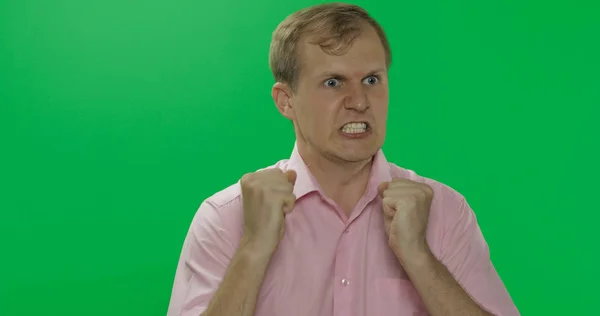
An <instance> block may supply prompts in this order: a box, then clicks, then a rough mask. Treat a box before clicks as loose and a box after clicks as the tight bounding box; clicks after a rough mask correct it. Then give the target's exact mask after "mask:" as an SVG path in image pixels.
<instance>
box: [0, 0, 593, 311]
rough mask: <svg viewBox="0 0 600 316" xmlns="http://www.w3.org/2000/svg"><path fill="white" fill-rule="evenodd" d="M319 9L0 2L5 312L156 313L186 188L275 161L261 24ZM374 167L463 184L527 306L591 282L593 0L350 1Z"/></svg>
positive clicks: (218, 185)
mask: <svg viewBox="0 0 600 316" xmlns="http://www.w3.org/2000/svg"><path fill="white" fill-rule="evenodd" d="M315 3H317V2H316V1H306V0H303V1H266V0H261V1H252V2H248V1H242V0H235V1H210V2H209V1H166V0H163V1H159V0H147V1H114V0H111V1H75V0H63V1H6V0H5V1H1V2H0V137H1V147H0V148H1V156H0V157H1V164H0V172H1V173H0V179H1V182H0V183H1V185H2V188H1V189H2V190H1V193H0V194H1V199H0V243H1V244H0V254H1V259H0V315H7V316H12V315H61V316H70V315H73V316H74V315H165V313H166V308H167V305H168V301H169V296H170V291H171V285H172V281H173V276H174V273H175V267H176V264H177V260H178V257H179V252H180V249H181V245H182V242H183V239H184V237H185V233H186V230H187V228H188V226H189V224H190V221H191V219H192V216H193V214H194V212H195V211H196V209H197V207H198V206H199V204H200V202H201V201H202V200H203V199H204V198H206V197H207V196H208V195H210V194H212V193H214V192H216V191H218V190H220V189H222V188H224V187H225V186H228V185H229V184H231V183H233V182H235V181H237V180H238V179H239V178H240V177H241V175H243V174H244V173H246V172H249V171H254V170H256V169H258V168H262V167H264V166H267V165H270V164H273V163H275V162H276V161H277V160H279V159H285V158H287V157H289V154H290V153H291V150H292V146H293V141H294V135H293V131H292V129H291V127H290V125H289V122H288V121H286V120H285V119H284V118H283V117H281V116H280V115H279V114H278V112H277V111H276V109H275V107H274V105H273V102H272V100H271V99H270V88H271V85H272V83H273V80H272V78H271V75H270V71H269V69H268V62H267V60H268V59H267V58H268V57H267V55H268V48H269V42H270V34H271V32H272V30H273V29H274V28H275V27H276V25H277V24H278V23H279V22H280V21H281V20H282V19H283V18H284V17H285V16H286V15H287V14H289V13H291V12H292V11H294V10H296V9H299V8H302V7H305V6H308V5H311V4H315ZM356 3H357V4H361V5H363V6H364V7H365V8H367V9H368V10H369V11H370V12H371V13H372V14H373V15H374V16H375V17H376V18H377V19H378V20H379V21H380V22H381V24H382V25H383V26H384V28H385V29H386V30H387V33H388V36H389V38H390V41H391V45H392V49H393V59H394V61H393V66H392V70H391V79H390V80H391V83H390V85H391V87H390V90H391V95H390V119H389V127H388V131H389V134H388V138H387V142H386V145H385V147H384V151H385V152H386V156H387V158H388V159H389V160H390V161H393V162H395V163H396V164H398V165H400V166H402V167H405V168H408V169H412V170H415V171H416V172H417V173H419V174H421V175H424V176H427V177H431V178H433V179H436V180H438V181H441V182H443V183H446V184H448V185H450V186H451V187H453V188H455V189H457V190H458V191H460V192H461V193H462V194H463V195H465V196H466V197H467V199H468V200H469V202H470V204H471V206H472V207H473V209H474V210H475V211H476V213H477V216H478V219H479V221H480V225H481V227H482V230H483V232H484V234H485V236H486V239H487V241H488V243H489V246H490V248H491V254H492V259H493V261H494V263H495V265H496V267H497V269H498V271H499V273H500V275H501V277H502V279H503V280H504V282H505V284H506V286H507V288H508V289H509V291H510V293H511V295H512V297H513V299H514V301H515V303H516V304H517V306H518V307H519V309H520V310H521V312H522V314H524V315H592V314H595V313H596V312H597V309H596V308H595V307H594V306H592V302H594V301H595V300H596V299H597V296H598V290H597V288H598V285H597V283H598V281H600V278H599V274H600V273H599V272H598V268H597V258H598V256H597V254H596V251H597V250H598V237H597V221H598V220H599V218H600V217H599V216H598V211H599V207H598V204H597V199H594V197H597V196H598V185H597V182H596V180H597V179H598V177H599V176H600V172H599V168H598V166H597V164H598V161H599V160H600V159H599V158H600V155H599V154H598V145H599V140H598V136H599V135H600V131H599V127H598V118H599V110H598V107H599V106H600V92H599V91H600V78H599V73H600V57H599V56H600V27H599V26H600V22H599V18H598V17H599V16H600V10H599V5H598V2H596V1H541V0H535V1H516V0H511V1H490V0H484V1H467V0H459V1H452V2H448V1H439V0H433V1H392V0H388V1H357V2H356Z"/></svg>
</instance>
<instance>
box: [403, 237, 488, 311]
mask: <svg viewBox="0 0 600 316" xmlns="http://www.w3.org/2000/svg"><path fill="white" fill-rule="evenodd" d="M406 257H407V258H408V259H407V260H403V261H401V264H402V266H403V267H404V270H405V271H406V273H407V274H408V276H409V278H410V280H411V281H412V283H413V284H414V286H415V288H416V290H417V292H418V293H419V296H420V297H421V300H422V301H423V303H424V304H425V306H426V308H427V310H428V311H429V313H430V314H431V315H432V316H442V315H444V316H446V315H448V316H451V315H457V316H458V315H461V316H476V315H477V316H479V315H481V316H484V315H486V316H487V315H493V314H491V313H489V312H487V311H486V310H484V309H482V308H481V307H480V306H479V305H478V304H477V303H475V301H474V300H473V299H472V298H471V297H470V296H469V295H468V294H467V293H466V292H465V291H464V289H463V288H462V287H461V286H460V284H458V282H457V281H456V280H455V279H454V277H453V276H452V274H451V273H450V272H449V271H448V269H447V268H446V266H444V265H443V264H442V263H440V262H439V261H438V260H437V258H436V257H435V256H434V255H433V253H432V252H431V251H430V250H429V247H427V246H424V247H422V249H415V250H414V252H413V253H411V254H409V255H407V256H406Z"/></svg>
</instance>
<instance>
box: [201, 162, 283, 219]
mask: <svg viewBox="0 0 600 316" xmlns="http://www.w3.org/2000/svg"><path fill="white" fill-rule="evenodd" d="M288 161H289V159H281V160H279V161H277V162H276V163H274V164H271V165H268V166H266V167H263V168H260V169H257V170H255V171H253V172H257V171H261V170H267V169H273V168H279V169H282V170H286V169H287V165H288ZM240 178H241V177H240ZM241 197H242V188H241V186H240V180H237V181H236V182H235V183H232V184H230V185H229V186H227V187H225V188H223V189H221V190H219V191H217V192H215V193H213V194H212V195H210V196H209V197H208V198H206V201H207V202H208V203H210V204H212V205H214V206H216V207H218V208H222V207H225V206H227V205H228V204H230V203H232V202H234V201H237V200H239V199H241Z"/></svg>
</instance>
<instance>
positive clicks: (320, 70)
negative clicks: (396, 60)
mask: <svg viewBox="0 0 600 316" xmlns="http://www.w3.org/2000/svg"><path fill="white" fill-rule="evenodd" d="M357 40H358V38H357ZM355 43H356V41H354V42H352V43H351V44H349V45H347V47H342V48H343V49H341V50H339V51H338V52H336V53H335V54H334V53H328V52H326V51H325V50H323V49H322V48H321V47H320V46H319V45H318V44H313V43H311V42H309V41H306V42H304V43H303V44H302V45H301V46H300V47H299V48H300V49H299V50H298V53H299V54H298V55H299V56H298V57H299V62H300V63H299V65H300V67H302V68H303V69H302V71H306V72H307V74H309V75H310V76H315V75H316V76H321V75H328V74H340V75H342V74H343V75H354V74H357V75H363V74H366V73H372V72H376V71H378V72H381V71H385V69H386V62H385V61H386V60H385V52H384V50H383V47H381V48H380V49H377V48H375V49H373V48H372V46H375V45H381V44H379V43H374V44H373V45H369V47H368V48H367V47H365V48H363V49H361V51H356V50H353V48H354V45H355Z"/></svg>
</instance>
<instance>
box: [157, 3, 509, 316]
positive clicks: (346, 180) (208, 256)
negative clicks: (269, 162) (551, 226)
mask: <svg viewBox="0 0 600 316" xmlns="http://www.w3.org/2000/svg"><path fill="white" fill-rule="evenodd" d="M390 61H391V53H390V48H389V44H388V41H387V39H386V37H385V34H384V32H383V30H382V29H381V27H380V26H379V25H378V24H377V22H375V21H374V20H373V19H372V18H371V17H370V16H369V15H368V14H367V13H366V12H365V11H364V10H363V9H361V8H359V7H357V6H353V5H346V4H324V5H319V6H314V7H311V8H308V9H305V10H301V11H299V12H296V13H294V14H292V15H291V16H289V17H287V18H286V19H285V20H284V21H283V22H282V23H281V24H280V25H279V26H278V28H277V29H276V30H275V32H274V33H273V40H272V44H271V52H270V65H271V69H272V71H273V74H274V77H275V79H276V81H277V83H276V84H275V85H274V86H273V89H272V97H273V100H274V101H275V104H276V106H277V109H278V110H279V111H280V112H281V114H282V115H283V116H284V117H286V118H287V119H289V120H291V121H292V122H293V126H294V130H295V133H296V144H295V146H294V149H293V152H292V155H291V157H290V159H289V160H281V161H280V162H278V163H277V164H275V165H274V166H270V167H268V168H265V169H262V170H259V171H257V172H253V173H249V174H246V175H244V176H243V177H242V178H241V180H240V181H239V182H238V183H236V184H234V185H232V186H230V187H228V188H226V189H224V190H222V191H220V192H218V193H216V194H214V195H213V196H211V197H209V198H208V199H206V200H205V201H204V202H203V203H202V204H201V206H200V208H199V210H198V212H197V213H196V216H195V218H194V219H193V221H192V224H191V227H190V230H189V232H188V235H187V237H186V240H185V242H184V246H183V250H182V253H181V258H180V261H179V265H178V267H177V272H176V277H175V283H174V286H173V293H172V297H171V302H170V305H169V310H168V315H169V316H199V315H204V316H215V315H221V316H229V315H231V316H233V315H236V316H237V315H242V316H250V315H257V316H270V315H281V316H321V315H322V316H325V315H327V316H329V315H339V316H342V315H344V316H354V315H356V316H358V315H369V316H371V315H373V316H376V315H386V316H389V315H457V316H458V315H460V316H464V315H502V316H513V315H519V312H518V311H517V309H516V307H515V306H514V304H513V302H512V300H511V298H510V296H509V294H508V293H507V291H506V289H505V287H504V285H503V283H502V281H501V280H500V278H499V277H498V274H497V273H496V271H495V269H494V267H493V265H492V263H491V262H490V257H489V252H488V248H487V245H486V242H485V240H484V238H483V236H482V234H481V231H480V230H479V228H478V225H477V222H476V219H475V216H474V214H473V211H472V210H471V209H470V207H469V205H468V204H467V202H466V201H465V199H464V197H462V196H461V195H460V194H459V193H458V192H456V191H454V190H453V189H451V188H450V187H448V186H445V185H443V184H441V183H439V182H436V181H434V180H431V179H427V178H424V177H421V176H419V175H417V174H415V173H414V172H412V171H409V170H406V169H403V168H400V167H398V166H396V165H394V164H392V163H389V162H387V161H386V159H385V157H384V155H383V153H382V151H381V147H382V145H383V143H384V138H385V133H386V119H387V113H388V77H387V74H388V69H389V66H390Z"/></svg>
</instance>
